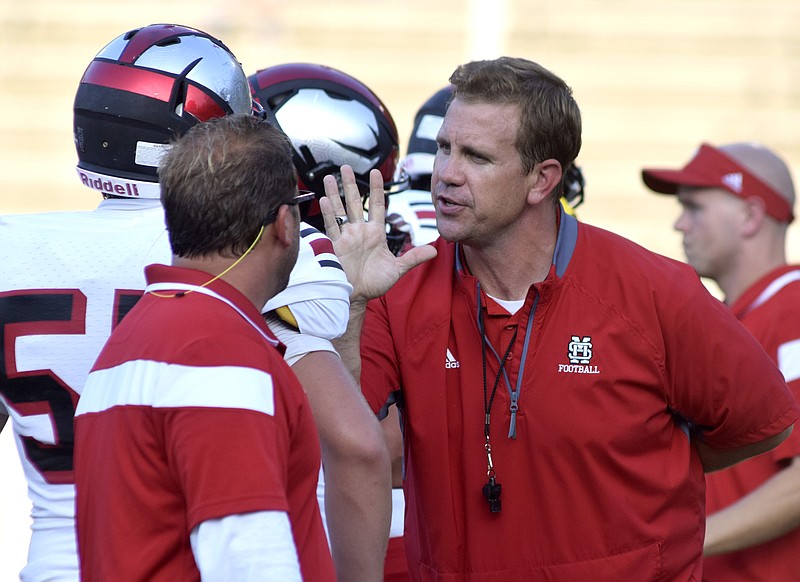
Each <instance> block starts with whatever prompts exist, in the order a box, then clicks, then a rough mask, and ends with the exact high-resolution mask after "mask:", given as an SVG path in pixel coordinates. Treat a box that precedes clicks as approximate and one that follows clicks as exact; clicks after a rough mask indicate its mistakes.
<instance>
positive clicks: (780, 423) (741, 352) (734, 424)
mask: <svg viewBox="0 0 800 582" xmlns="http://www.w3.org/2000/svg"><path fill="white" fill-rule="evenodd" d="M685 297H686V300H685V302H684V303H683V304H682V305H680V306H678V307H677V309H673V310H672V311H671V312H670V313H671V314H672V315H673V316H674V321H670V322H667V323H666V325H667V326H668V327H669V328H671V329H672V333H665V334H664V338H665V339H664V341H665V342H666V344H667V345H666V353H667V354H668V356H667V360H666V362H665V368H666V374H667V377H668V378H669V381H668V383H667V385H668V394H667V399H668V402H669V404H670V406H671V407H672V408H673V409H674V410H675V411H676V412H678V413H679V414H681V415H682V416H684V417H685V418H687V419H688V420H690V421H691V422H692V423H693V424H694V425H695V427H696V428H697V429H698V430H699V432H700V435H701V438H702V439H703V440H704V442H706V444H708V445H709V446H710V447H712V448H713V447H719V448H721V449H725V448H727V449H730V448H738V447H741V446H744V445H748V444H752V443H755V442H758V441H761V440H763V439H765V438H768V437H770V436H773V435H775V434H778V433H780V432H781V431H782V430H784V429H785V428H787V427H788V426H790V425H791V424H792V423H794V422H795V421H796V420H797V418H798V415H800V409H799V408H798V404H797V402H796V401H795V399H794V397H793V395H792V393H791V391H790V390H789V388H788V387H787V386H786V383H785V382H784V379H783V376H782V375H781V373H780V371H779V370H778V368H777V366H776V365H775V363H774V362H773V361H772V360H771V359H770V357H769V356H768V355H767V353H766V352H765V351H764V349H763V348H762V347H761V345H760V344H759V343H758V341H756V339H755V338H754V337H753V336H752V335H751V334H750V332H748V331H747V329H745V327H744V326H743V325H742V324H741V323H739V321H738V320H736V318H735V317H734V316H733V315H732V314H731V313H730V311H729V310H728V308H727V307H725V306H724V305H723V304H722V303H720V302H719V301H717V300H716V299H714V298H713V297H711V295H710V294H709V293H708V292H707V291H706V290H705V288H703V287H702V286H701V285H697V290H696V291H695V292H694V293H689V294H686V295H685Z"/></svg>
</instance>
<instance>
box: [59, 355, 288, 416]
mask: <svg viewBox="0 0 800 582" xmlns="http://www.w3.org/2000/svg"><path fill="white" fill-rule="evenodd" d="M114 406H151V407H153V408H175V407H184V406H197V407H208V408H241V409H245V410H254V411H256V412H262V413H264V414H268V415H270V416H273V415H274V414H275V398H274V388H273V383H272V376H271V375H270V374H268V373H267V372H264V371H263V370H256V369H254V368H245V367H241V366H203V367H192V366H182V365H178V364H168V363H165V362H153V361H149V360H134V361H130V362H125V363H123V364H120V365H119V366H115V367H113V368H109V369H105V370H95V371H94V372H92V373H91V374H89V377H88V379H87V380H86V386H85V387H84V390H83V394H81V398H80V400H79V401H78V408H77V410H76V411H75V416H78V415H81V414H88V413H91V412H101V411H103V410H108V409H109V408H112V407H114Z"/></svg>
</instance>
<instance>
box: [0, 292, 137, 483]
mask: <svg viewBox="0 0 800 582" xmlns="http://www.w3.org/2000/svg"><path fill="white" fill-rule="evenodd" d="M116 295H117V297H116V300H115V301H114V306H115V308H114V314H113V315H112V317H113V321H112V322H110V323H111V326H110V328H111V327H114V326H116V324H117V323H119V321H120V320H121V319H122V317H123V316H124V315H125V314H126V313H127V312H128V311H129V310H130V308H131V307H133V304H134V303H135V302H136V301H137V300H138V299H139V297H140V296H141V291H129V292H120V291H117V292H116ZM85 333H86V296H85V295H84V294H83V293H82V292H81V291H80V290H78V289H35V290H24V291H10V292H7V293H0V394H2V395H3V397H4V398H5V400H6V402H8V404H9V406H11V407H12V408H13V409H14V411H15V412H16V413H18V414H19V415H20V416H29V415H42V414H46V415H49V416H50V419H51V423H52V427H53V437H54V441H55V442H53V443H43V442H40V441H38V440H36V439H35V438H33V437H31V436H23V437H22V442H23V445H24V448H25V454H26V456H27V458H28V460H29V461H30V463H31V464H32V465H33V466H34V467H36V469H37V470H38V471H39V473H40V474H41V475H42V476H43V477H44V479H45V480H46V481H47V482H48V483H73V482H74V480H73V473H72V450H73V446H74V432H73V418H74V416H75V406H76V405H77V403H78V394H77V392H75V391H74V390H73V389H72V388H71V387H70V386H68V385H67V384H66V382H64V381H63V380H62V379H61V378H59V377H58V375H56V374H55V373H54V372H53V371H52V370H50V369H40V370H29V371H23V372H20V371H19V370H18V366H17V350H16V344H17V339H18V338H20V337H23V336H33V335H51V334H59V335H71V334H85ZM109 333H110V329H109ZM59 356H60V357H62V358H63V357H65V356H66V357H69V354H63V353H62V354H59ZM91 363H93V362H90V363H89V364H90V365H91Z"/></svg>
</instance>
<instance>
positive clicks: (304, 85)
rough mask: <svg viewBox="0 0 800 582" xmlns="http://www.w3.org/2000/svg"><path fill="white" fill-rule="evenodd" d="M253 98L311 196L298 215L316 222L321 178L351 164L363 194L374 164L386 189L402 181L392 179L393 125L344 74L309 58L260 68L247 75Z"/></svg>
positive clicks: (318, 221)
mask: <svg viewBox="0 0 800 582" xmlns="http://www.w3.org/2000/svg"><path fill="white" fill-rule="evenodd" d="M249 81H250V87H251V88H252V91H253V98H254V101H256V102H258V103H260V105H261V106H262V107H263V109H264V111H265V113H266V116H267V119H269V120H270V121H271V122H273V123H275V124H276V125H278V126H279V127H280V128H281V129H282V130H283V131H284V133H286V135H287V136H289V139H290V140H291V142H292V146H293V158H294V165H295V168H296V169H297V175H298V187H299V188H300V189H302V190H311V191H313V192H314V193H315V194H316V195H317V199H316V200H315V201H314V202H313V203H312V204H311V205H310V207H308V208H301V211H303V215H304V219H305V220H306V221H307V222H309V223H310V224H312V225H313V226H315V227H317V228H322V220H321V216H320V215H319V198H321V197H322V196H324V195H325V189H324V186H323V181H322V180H323V178H324V177H325V176H327V175H328V174H335V175H337V176H338V174H339V168H340V167H341V166H342V165H344V164H348V165H350V166H351V167H352V168H353V172H354V173H355V177H356V182H357V183H358V185H359V189H360V190H361V194H362V196H363V197H364V198H365V200H366V197H367V196H368V194H369V173H370V171H371V170H373V169H378V170H380V172H381V175H383V180H384V188H385V190H386V193H387V194H391V193H393V192H395V191H400V190H402V189H404V188H405V187H407V185H408V180H406V179H403V178H401V179H398V180H395V179H394V173H395V169H396V167H397V161H398V157H399V146H398V135H397V127H396V126H395V123H394V119H393V118H392V115H391V114H390V113H389V110H388V109H387V108H386V106H385V105H384V104H383V102H382V101H381V100H380V98H378V96H377V95H376V94H375V93H374V92H373V91H372V90H371V89H370V88H369V87H367V86H366V85H364V84H363V83H362V82H361V81H358V80H357V79H355V78H353V77H351V76H350V75H348V74H346V73H344V72H342V71H339V70H337V69H333V68H331V67H327V66H324V65H318V64H311V63H287V64H281V65H276V66H273V67H268V68H265V69H261V70H259V71H258V72H256V73H255V74H253V75H250V77H249Z"/></svg>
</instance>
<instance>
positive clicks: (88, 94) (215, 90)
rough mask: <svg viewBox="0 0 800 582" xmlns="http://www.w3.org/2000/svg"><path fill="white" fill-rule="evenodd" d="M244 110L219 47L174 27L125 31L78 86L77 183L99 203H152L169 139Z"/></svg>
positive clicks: (236, 71) (243, 85)
mask: <svg viewBox="0 0 800 582" xmlns="http://www.w3.org/2000/svg"><path fill="white" fill-rule="evenodd" d="M251 110H252V101H251V97H250V91H249V87H248V85H247V78H246V75H245V74H244V71H243V70H242V68H241V65H240V64H239V62H238V61H237V60H236V57H235V56H234V55H233V54H232V53H231V52H230V50H228V48H227V47H226V46H225V45H224V44H222V42H220V41H219V40H217V39H215V38H214V37H212V36H210V35H208V34H206V33H204V32H201V31H199V30H196V29H193V28H188V27H185V26H179V25H168V24H156V25H150V26H146V27H144V28H140V29H136V30H132V31H129V32H127V33H125V34H123V35H120V36H119V37H117V38H116V39H114V40H112V41H111V42H110V43H109V44H107V45H106V46H105V47H104V48H103V49H102V50H101V51H100V52H99V53H98V54H97V56H95V58H94V59H93V60H92V62H91V63H90V64H89V66H88V67H87V69H86V71H85V72H84V75H83V77H82V79H81V82H80V85H79V87H78V91H77V93H76V96H75V103H74V107H73V112H74V122H73V123H74V125H73V127H74V137H75V147H76V149H77V152H78V160H79V161H78V174H79V177H80V179H81V181H82V182H83V183H84V184H85V185H87V186H89V187H90V188H93V189H95V190H99V191H101V192H102V193H103V195H104V196H122V197H142V198H158V196H159V188H158V184H157V182H158V163H159V161H160V159H161V156H162V155H163V153H164V151H166V149H167V148H168V147H169V142H170V141H171V140H172V139H174V138H175V137H177V136H180V135H182V134H183V133H185V132H186V131H187V130H188V129H189V128H190V127H192V126H193V125H195V124H197V123H199V122H201V121H207V120H208V119H212V118H214V117H222V116H225V115H230V114H235V113H250V112H251Z"/></svg>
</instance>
